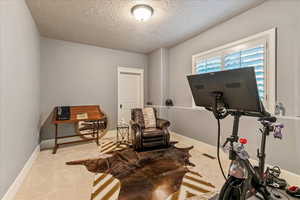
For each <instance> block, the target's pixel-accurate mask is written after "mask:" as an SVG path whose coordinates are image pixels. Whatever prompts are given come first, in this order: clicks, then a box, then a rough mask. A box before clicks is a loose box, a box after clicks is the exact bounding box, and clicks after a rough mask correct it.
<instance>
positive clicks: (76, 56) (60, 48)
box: [41, 38, 148, 139]
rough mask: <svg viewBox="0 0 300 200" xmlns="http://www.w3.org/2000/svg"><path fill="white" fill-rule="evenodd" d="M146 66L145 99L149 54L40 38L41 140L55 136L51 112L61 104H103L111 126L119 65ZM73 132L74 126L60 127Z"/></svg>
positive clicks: (115, 115)
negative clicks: (42, 122) (43, 122)
mask: <svg viewBox="0 0 300 200" xmlns="http://www.w3.org/2000/svg"><path fill="white" fill-rule="evenodd" d="M118 66H121V67H135V68H143V69H144V73H145V74H144V77H145V78H144V81H145V90H144V92H145V100H147V98H148V97H147V94H148V90H147V88H148V86H147V83H148V80H147V77H148V73H147V56H146V55H144V54H138V53H130V52H126V51H117V50H112V49H106V48H99V47H95V46H89V45H83V44H78V43H72V42H64V41H58V40H52V39H46V38H42V39H41V87H42V90H41V112H42V118H43V120H45V119H47V118H48V120H47V121H46V123H45V124H44V125H43V127H42V134H41V135H42V139H49V138H53V126H51V125H50V123H49V121H50V120H49V114H50V112H51V111H52V109H53V108H54V106H58V105H86V104H95V105H100V106H101V109H102V110H103V111H104V112H105V113H106V114H107V116H108V120H109V128H114V127H115V125H116V122H117V113H118V112H117V96H118V94H117V67H118ZM60 131H61V133H62V134H69V133H70V132H73V131H74V130H73V129H72V126H64V127H62V128H61V130H60Z"/></svg>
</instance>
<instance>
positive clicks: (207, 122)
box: [149, 0, 300, 174]
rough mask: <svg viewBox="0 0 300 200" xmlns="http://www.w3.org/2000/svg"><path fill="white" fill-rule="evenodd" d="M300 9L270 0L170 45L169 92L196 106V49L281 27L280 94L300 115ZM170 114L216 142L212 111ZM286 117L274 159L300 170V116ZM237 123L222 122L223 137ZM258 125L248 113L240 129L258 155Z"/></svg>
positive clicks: (190, 131)
mask: <svg viewBox="0 0 300 200" xmlns="http://www.w3.org/2000/svg"><path fill="white" fill-rule="evenodd" d="M299 10H300V1H292V0H289V1H286V0H276V1H275V0H274V1H272V0H270V1H267V2H265V3H263V4H262V5H260V6H258V7H256V8H253V9H251V10H249V11H247V12H245V13H243V14H241V15H239V16H236V17H234V18H232V19H231V20H229V21H226V22H224V23H222V24H219V25H217V26H215V27H213V28H211V29H209V30H208V31H206V32H203V33H201V34H200V35H198V36H196V37H194V38H192V39H190V40H188V41H185V42H183V43H181V44H179V45H176V46H174V47H173V48H170V49H169V96H170V97H171V98H172V99H174V102H175V104H176V105H177V106H187V107H191V104H192V97H191V92H190V89H189V88H188V83H187V81H186V75H187V74H190V73H191V66H192V55H193V54H196V53H200V52H203V51H206V50H209V49H212V48H215V47H218V46H220V45H224V44H226V43H229V42H232V41H236V40H239V39H241V38H244V37H247V36H251V35H253V34H255V33H259V32H262V31H265V30H268V29H270V28H273V27H277V28H278V60H277V61H278V66H277V73H278V75H277V93H278V96H277V99H278V101H280V102H283V104H284V105H285V107H286V111H287V115H289V116H295V115H299V113H300V112H299V106H298V104H299V100H300V99H299V78H298V76H299V67H300V63H299V55H300V48H299V44H300V38H299V35H300V23H299V19H300V12H299ZM149 87H151V85H150V86H149ZM297 109H298V110H297ZM169 116H170V118H171V120H172V123H173V130H174V131H176V132H178V133H182V134H184V135H186V136H189V137H192V138H195V139H198V140H201V141H204V142H207V143H209V144H216V121H215V120H214V119H213V118H212V117H211V114H209V113H208V112H206V111H198V110H191V109H182V108H173V109H171V110H170V114H169ZM281 121H282V122H284V123H285V125H286V128H285V136H284V140H283V141H277V140H276V141H275V140H274V139H272V137H269V143H270V144H269V146H268V162H269V163H270V164H279V165H280V166H281V167H283V168H286V169H288V170H290V171H292V172H295V173H298V174H300V168H299V166H300V156H294V157H293V158H292V159H291V155H294V154H295V152H298V153H299V152H300V145H299V144H300V134H299V123H300V121H299V120H289V119H284V120H281ZM231 124H232V120H231V119H227V120H225V121H224V122H222V127H223V129H222V133H223V138H224V137H225V136H227V135H228V134H229V133H230V131H231ZM297 127H298V128H297ZM255 128H257V123H256V122H255V120H253V119H248V118H245V119H243V120H242V123H241V131H240V132H241V133H242V135H245V136H247V137H248V139H249V141H250V143H249V145H248V148H249V149H250V151H251V153H252V155H255V151H256V146H257V145H256V144H257V140H256V131H255ZM298 155H299V154H298Z"/></svg>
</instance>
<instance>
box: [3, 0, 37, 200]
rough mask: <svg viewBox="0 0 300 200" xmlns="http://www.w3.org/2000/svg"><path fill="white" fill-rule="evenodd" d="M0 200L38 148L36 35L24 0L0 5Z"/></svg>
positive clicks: (8, 1) (6, 0)
mask: <svg viewBox="0 0 300 200" xmlns="http://www.w3.org/2000/svg"><path fill="white" fill-rule="evenodd" d="M0 28H1V30H0V62H1V63H0V111H1V112H0V158H1V161H0V199H1V198H2V196H3V195H4V194H5V192H6V191H7V189H8V187H9V186H10V185H11V184H12V182H13V181H14V179H15V178H16V176H17V175H18V174H19V172H20V170H21V169H22V168H23V166H24V164H25V163H26V161H27V160H28V158H29V157H30V155H31V154H32V152H33V150H34V149H35V148H36V146H37V145H38V127H39V124H38V123H39V73H40V71H39V70H40V60H39V59H40V54H39V52H40V50H39V40H40V38H39V33H38V31H37V28H36V26H35V23H34V21H33V19H32V17H31V14H30V12H29V10H28V8H27V6H26V4H25V2H24V1H23V0H2V1H0Z"/></svg>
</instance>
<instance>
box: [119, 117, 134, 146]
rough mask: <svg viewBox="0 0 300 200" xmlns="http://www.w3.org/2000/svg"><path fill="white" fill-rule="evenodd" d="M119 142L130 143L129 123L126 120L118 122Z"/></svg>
mask: <svg viewBox="0 0 300 200" xmlns="http://www.w3.org/2000/svg"><path fill="white" fill-rule="evenodd" d="M117 144H118V145H121V144H125V145H128V146H129V145H130V144H131V142H130V139H129V125H128V124H127V123H125V122H118V124H117Z"/></svg>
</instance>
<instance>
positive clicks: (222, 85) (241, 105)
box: [187, 67, 264, 114]
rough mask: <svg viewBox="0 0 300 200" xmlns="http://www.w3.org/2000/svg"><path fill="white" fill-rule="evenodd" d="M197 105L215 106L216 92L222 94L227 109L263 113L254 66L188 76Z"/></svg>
mask: <svg viewBox="0 0 300 200" xmlns="http://www.w3.org/2000/svg"><path fill="white" fill-rule="evenodd" d="M187 78H188V81H189V84H190V88H191V91H192V95H193V98H194V102H195V104H196V105H197V106H201V107H205V108H213V106H214V102H215V98H216V97H215V94H221V95H222V100H223V101H224V103H225V104H226V109H228V110H234V111H239V112H253V113H257V114H259V113H260V114H261V113H263V110H264V109H263V106H262V105H261V102H260V98H259V96H258V91H257V85H256V78H255V70H254V67H248V68H241V69H234V70H227V71H220V72H212V73H205V74H197V75H189V76H187Z"/></svg>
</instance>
